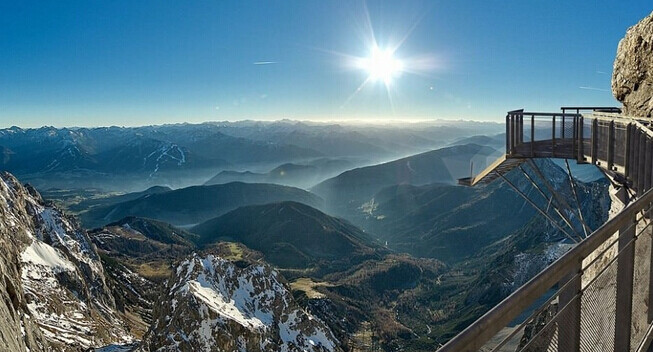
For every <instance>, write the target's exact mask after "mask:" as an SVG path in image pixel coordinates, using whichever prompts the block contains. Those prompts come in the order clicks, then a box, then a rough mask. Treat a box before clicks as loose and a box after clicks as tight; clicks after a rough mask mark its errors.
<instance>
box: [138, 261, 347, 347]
mask: <svg viewBox="0 0 653 352" xmlns="http://www.w3.org/2000/svg"><path fill="white" fill-rule="evenodd" d="M166 291H167V293H166V294H165V295H164V296H162V300H164V301H163V302H162V304H159V305H157V307H156V308H155V313H154V315H155V322H154V324H153V326H152V328H151V330H150V332H149V334H148V336H147V337H146V338H145V342H144V344H143V346H142V348H143V349H144V350H158V351H287V352H295V351H296V352H299V351H313V352H326V351H340V348H339V347H338V345H337V341H336V340H335V338H334V337H333V334H332V333H331V331H330V330H329V329H328V328H327V327H326V326H325V325H324V324H323V323H322V322H321V321H320V320H318V319H317V318H315V317H314V316H312V315H311V314H309V313H308V312H306V311H305V310H304V309H302V308H300V307H299V305H298V304H297V303H295V301H294V299H293V296H292V294H291V293H290V292H289V290H288V289H287V288H286V285H285V284H283V283H282V279H281V277H280V275H279V274H278V273H277V272H276V271H275V270H273V269H271V268H270V267H269V266H267V265H264V264H260V263H254V262H245V261H237V262H232V261H228V260H225V259H223V258H221V257H218V256H216V255H213V254H205V255H197V254H194V255H192V256H190V257H188V258H187V259H186V260H184V261H183V262H181V264H179V266H178V267H177V268H176V271H175V273H174V274H173V277H172V278H171V279H170V280H169V284H168V287H167V289H166Z"/></svg>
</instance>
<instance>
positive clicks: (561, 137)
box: [560, 111, 565, 139]
mask: <svg viewBox="0 0 653 352" xmlns="http://www.w3.org/2000/svg"><path fill="white" fill-rule="evenodd" d="M560 139H565V112H564V111H563V112H562V128H561V131H560Z"/></svg>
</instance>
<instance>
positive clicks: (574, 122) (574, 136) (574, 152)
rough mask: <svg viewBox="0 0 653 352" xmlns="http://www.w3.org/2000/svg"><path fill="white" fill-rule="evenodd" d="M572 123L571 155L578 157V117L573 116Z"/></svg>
mask: <svg viewBox="0 0 653 352" xmlns="http://www.w3.org/2000/svg"><path fill="white" fill-rule="evenodd" d="M571 121H572V123H571V155H573V156H578V150H576V141H577V140H578V116H573V117H572V118H571Z"/></svg>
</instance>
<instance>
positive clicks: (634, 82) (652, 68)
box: [612, 13, 653, 117]
mask: <svg viewBox="0 0 653 352" xmlns="http://www.w3.org/2000/svg"><path fill="white" fill-rule="evenodd" d="M612 94H614V96H615V98H617V100H619V101H620V102H622V103H623V105H624V106H623V111H624V113H625V114H626V115H631V116H641V117H653V13H651V14H650V15H649V16H648V17H646V18H644V19H643V20H641V21H640V22H639V23H637V24H636V25H634V26H632V27H630V28H629V29H628V31H627V32H626V36H625V37H624V38H623V39H622V40H621V41H620V42H619V47H618V49H617V57H616V59H615V61H614V70H613V73H612Z"/></svg>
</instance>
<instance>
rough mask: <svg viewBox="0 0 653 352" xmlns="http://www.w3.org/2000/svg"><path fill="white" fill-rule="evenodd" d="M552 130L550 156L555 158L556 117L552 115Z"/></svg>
mask: <svg viewBox="0 0 653 352" xmlns="http://www.w3.org/2000/svg"><path fill="white" fill-rule="evenodd" d="M552 125H553V130H552V131H551V154H553V157H554V158H555V156H556V116H555V115H553V124H552Z"/></svg>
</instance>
